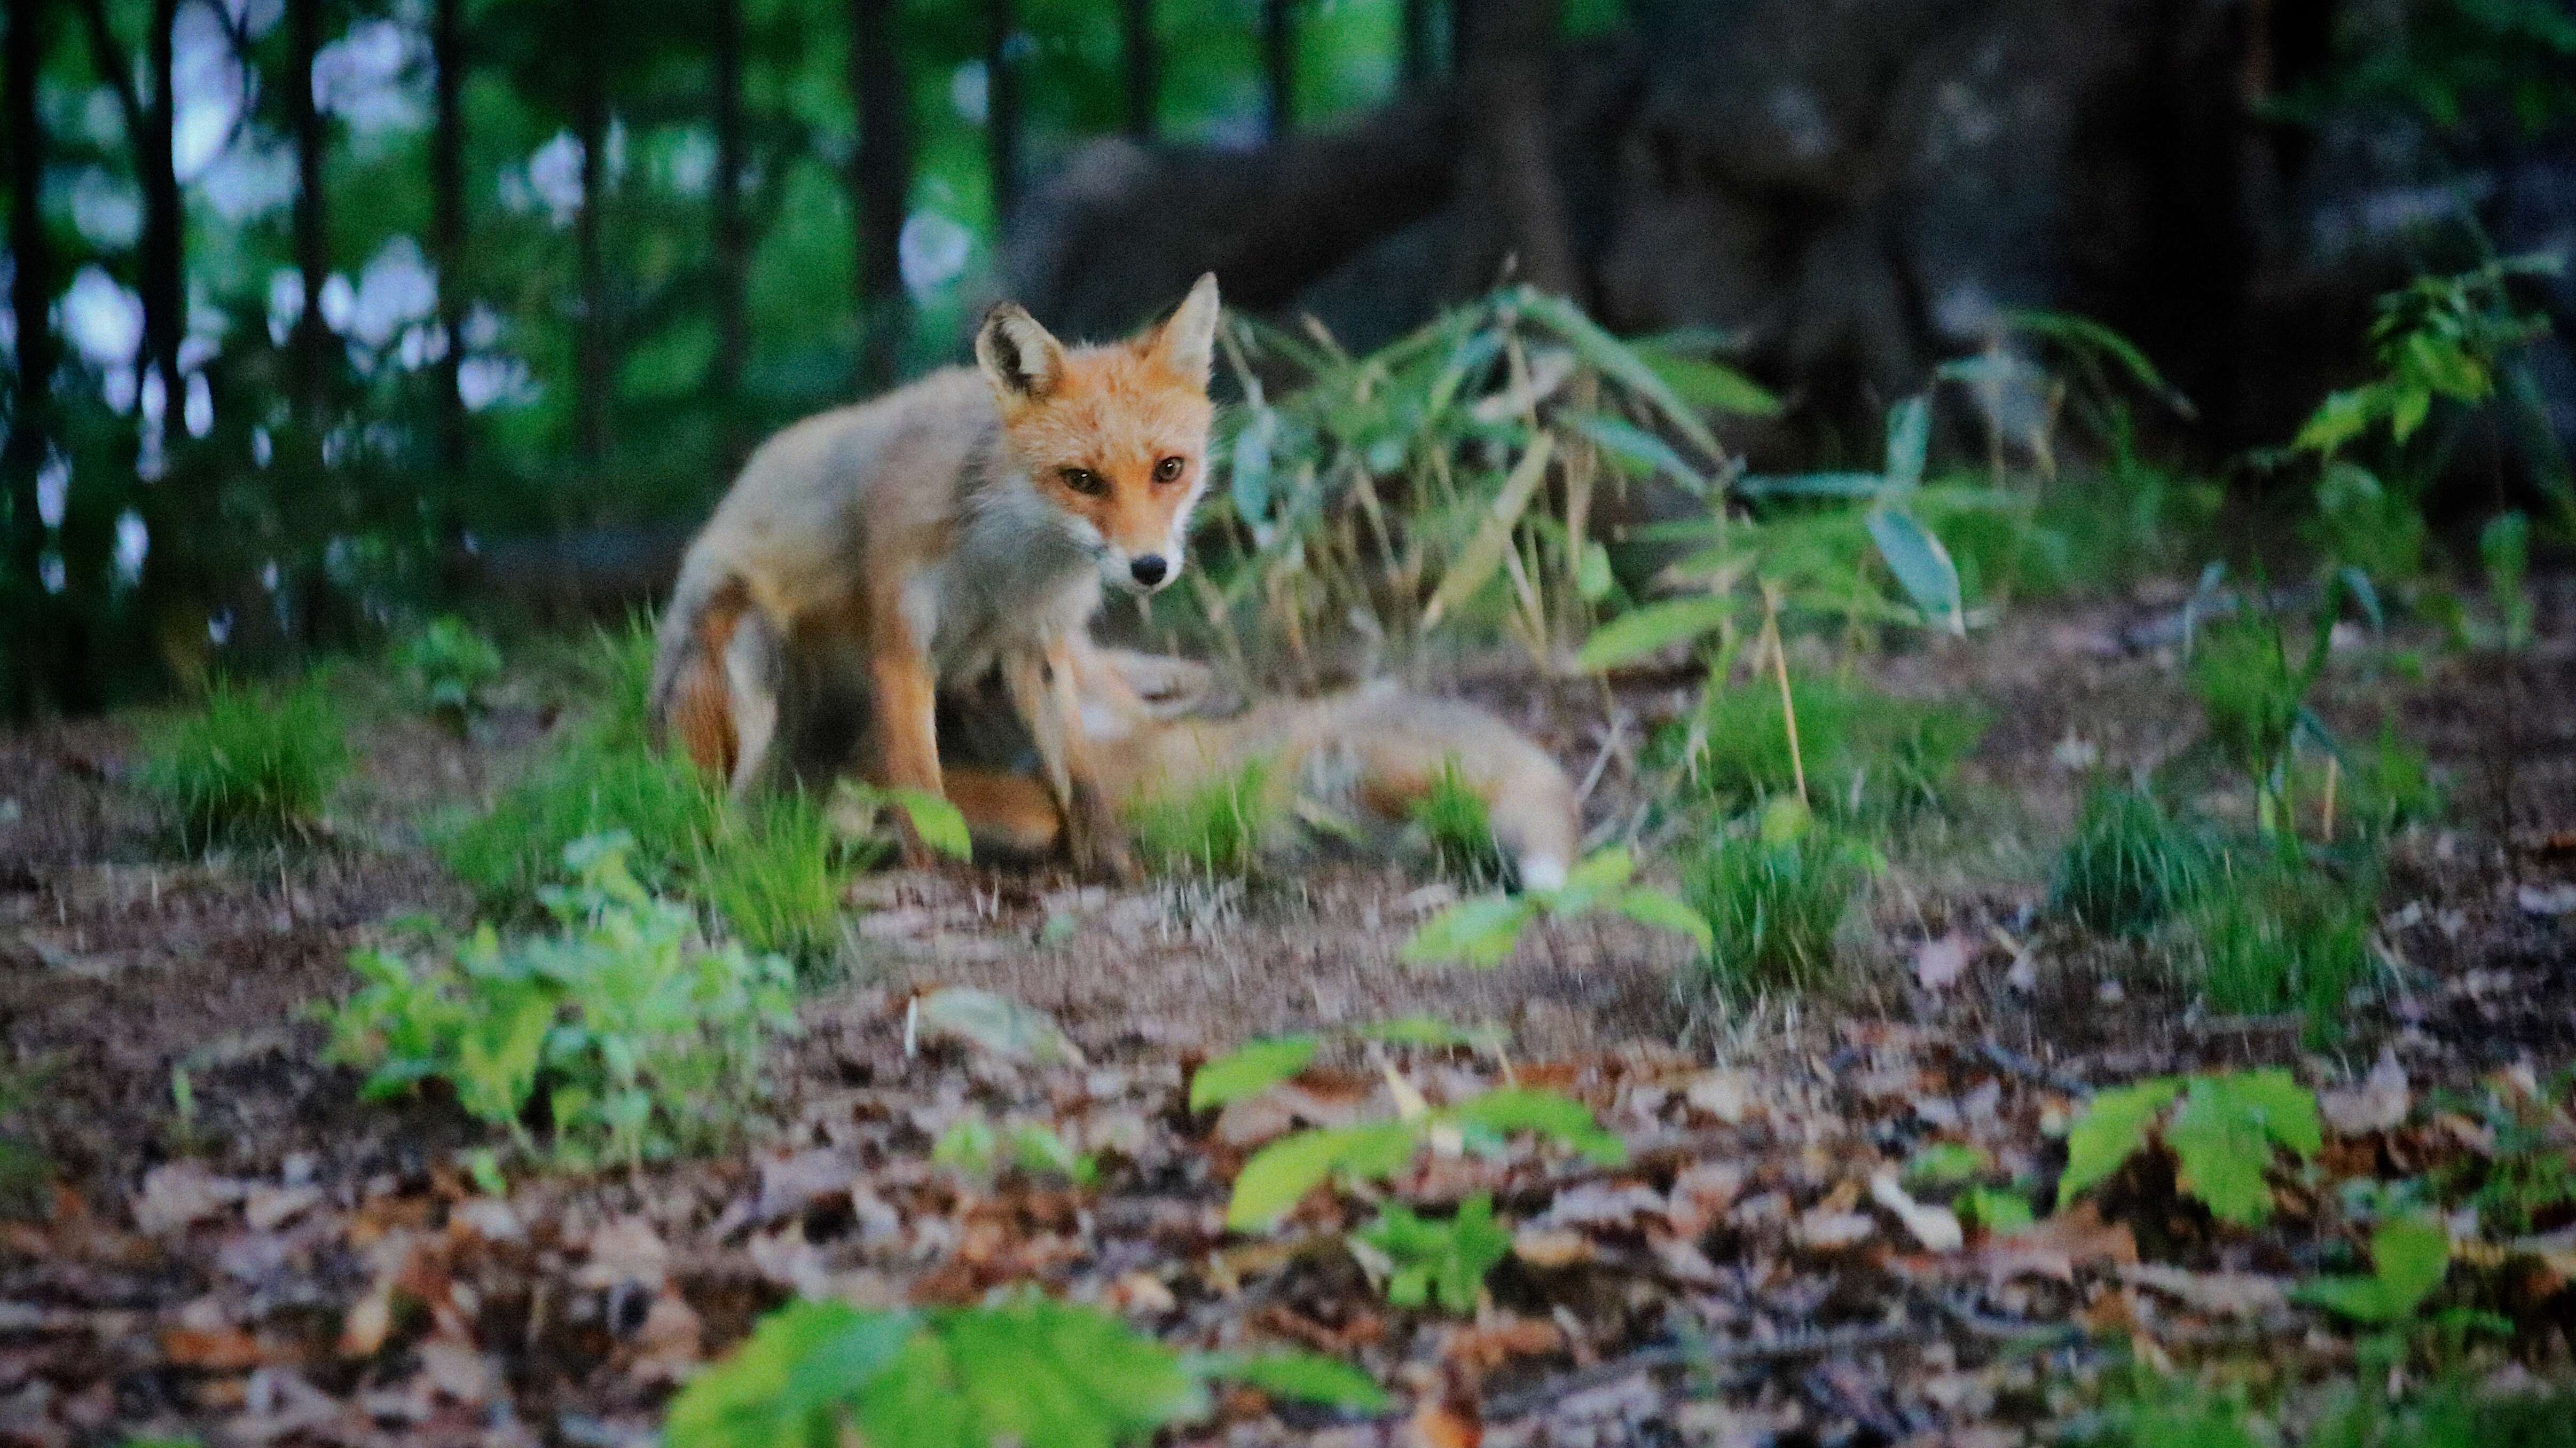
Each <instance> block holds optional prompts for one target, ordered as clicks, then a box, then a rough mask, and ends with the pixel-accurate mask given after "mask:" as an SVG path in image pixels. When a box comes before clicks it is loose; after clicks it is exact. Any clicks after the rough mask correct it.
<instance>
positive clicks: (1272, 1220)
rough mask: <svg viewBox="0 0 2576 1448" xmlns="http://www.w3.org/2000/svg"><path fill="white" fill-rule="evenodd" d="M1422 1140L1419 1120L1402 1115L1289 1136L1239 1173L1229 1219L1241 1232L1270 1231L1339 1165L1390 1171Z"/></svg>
mask: <svg viewBox="0 0 2576 1448" xmlns="http://www.w3.org/2000/svg"><path fill="white" fill-rule="evenodd" d="M1419 1141H1420V1138H1419V1136H1418V1135H1417V1134H1416V1131H1415V1129H1414V1127H1413V1125H1412V1124H1411V1123H1408V1122H1401V1121H1380V1122H1371V1123H1369V1124H1367V1125H1364V1126H1337V1127H1332V1128H1329V1129H1326V1130H1322V1131H1300V1132H1295V1133H1292V1134H1291V1135H1288V1136H1283V1137H1281V1138H1279V1139H1278V1140H1276V1141H1274V1142H1271V1143H1270V1144H1269V1145H1267V1146H1265V1147H1263V1148H1261V1150H1259V1151H1257V1152H1254V1153H1253V1155H1252V1159H1251V1160H1250V1161H1247V1162H1245V1163H1244V1164H1243V1170H1242V1171H1241V1172H1239V1173H1237V1174H1236V1175H1235V1178H1234V1195H1233V1198H1232V1199H1231V1200H1230V1201H1228V1202H1227V1203H1226V1209H1225V1224H1226V1225H1227V1226H1228V1227H1231V1228H1233V1229H1234V1230H1236V1231H1239V1232H1256V1231H1257V1232H1266V1231H1268V1230H1270V1229H1271V1228H1272V1227H1275V1226H1277V1225H1278V1224H1279V1219H1280V1218H1282V1217H1285V1216H1287V1215H1288V1213H1289V1211H1290V1209H1292V1208H1294V1207H1295V1206H1296V1205H1297V1203H1299V1202H1300V1201H1303V1200H1304V1199H1305V1196H1306V1194H1307V1193H1308V1192H1311V1191H1313V1190H1314V1189H1315V1188H1317V1187H1319V1186H1322V1185H1323V1184H1324V1183H1325V1182H1326V1181H1328V1180H1330V1179H1331V1178H1332V1175H1333V1173H1334V1172H1335V1171H1336V1170H1345V1169H1346V1170H1348V1171H1349V1172H1350V1173H1351V1174H1352V1175H1355V1176H1360V1177H1380V1176H1386V1175H1388V1174H1390V1173H1393V1172H1396V1171H1400V1170H1402V1169H1403V1167H1404V1164H1405V1163H1406V1162H1409V1161H1411V1160H1412V1159H1413V1152H1414V1149H1415V1147H1416V1146H1417V1145H1418V1144H1419Z"/></svg>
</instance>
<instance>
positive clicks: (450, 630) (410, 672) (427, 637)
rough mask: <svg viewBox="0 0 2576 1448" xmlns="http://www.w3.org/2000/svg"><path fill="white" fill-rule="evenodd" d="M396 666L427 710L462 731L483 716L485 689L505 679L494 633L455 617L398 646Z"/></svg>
mask: <svg viewBox="0 0 2576 1448" xmlns="http://www.w3.org/2000/svg"><path fill="white" fill-rule="evenodd" d="M393 665H394V668H395V669H396V670H397V671H398V672H400V673H401V675H402V677H403V682H404V683H405V684H406V685H408V686H409V687H410V689H411V691H412V695H413V697H414V698H416V699H418V700H419V701H420V704H421V706H422V707H423V708H425V709H427V710H428V711H429V712H430V714H431V715H432V716H433V717H435V718H437V719H438V720H439V721H440V722H442V723H444V724H446V725H447V726H448V727H450V728H452V729H455V730H457V731H459V732H462V731H463V730H464V729H465V728H466V726H467V725H468V724H470V723H472V722H473V720H474V718H475V717H476V716H477V715H480V714H481V713H482V712H483V710H484V707H485V704H486V700H485V697H484V695H485V691H487V690H489V689H490V688H491V687H492V685H493V684H494V683H495V682H497V681H498V680H499V679H500V677H501V649H500V646H499V645H497V644H495V643H493V642H492V639H491V636H490V635H488V634H486V633H484V632H483V631H482V630H481V629H478V628H476V627H474V625H472V624H470V623H467V622H466V621H465V620H463V619H461V618H458V617H455V616H454V615H452V614H451V615H448V616H446V617H443V618H437V619H433V620H431V621H430V623H429V625H428V626H427V627H426V628H423V629H422V630H421V631H420V632H418V633H416V634H413V635H412V636H411V637H410V638H407V639H405V640H403V641H402V642H401V643H400V644H398V645H396V646H395V647H394V651H393Z"/></svg>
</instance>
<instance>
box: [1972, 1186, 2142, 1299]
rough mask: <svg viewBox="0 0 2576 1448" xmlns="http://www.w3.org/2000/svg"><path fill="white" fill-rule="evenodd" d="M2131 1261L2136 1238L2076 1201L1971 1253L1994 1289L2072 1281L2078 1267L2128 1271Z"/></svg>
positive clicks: (1993, 1239)
mask: <svg viewBox="0 0 2576 1448" xmlns="http://www.w3.org/2000/svg"><path fill="white" fill-rule="evenodd" d="M2137 1260H2138V1239H2137V1237H2136V1236H2135V1235H2134V1234H2132V1233H2131V1232H2130V1231H2129V1229H2128V1228H2127V1227H2125V1226H2122V1225H2120V1224H2119V1223H2116V1222H2104V1221H2103V1220H2102V1215H2101V1213H2100V1212H2098V1211H2097V1210H2095V1209H2094V1206H2093V1204H2092V1203H2091V1202H2078V1203H2076V1204H2075V1205H2074V1206H2073V1207H2070V1208H2068V1209H2067V1210H2065V1211H2062V1212H2059V1213H2058V1214H2057V1215H2056V1216H2053V1217H2050V1218H2047V1219H2046V1220H2044V1221H2042V1222H2040V1223H2038V1224H2037V1225H2035V1226H2033V1227H2030V1228H2029V1229H2027V1230H2025V1231H2020V1232H2015V1233H2013V1234H2012V1235H2010V1236H1999V1237H1995V1238H1992V1239H1990V1240H1989V1241H1988V1242H1987V1243H1986V1244H1985V1246H1984V1247H1983V1248H1982V1249H1981V1250H1979V1252H1978V1253H1977V1264H1978V1266H1979V1268H1980V1269H1982V1270H1983V1271H1984V1273H1985V1274H1986V1278H1987V1280H1988V1281H1990V1282H1992V1283H1994V1284H1995V1285H1997V1286H2001V1285H2002V1284H2004V1283H2006V1282H2009V1281H2011V1280H2012V1279H2014V1278H2016V1277H2031V1276H2037V1277H2053V1278H2055V1279H2057V1280H2058V1281H2060V1282H2072V1281H2074V1280H2075V1274H2076V1272H2077V1271H2079V1270H2081V1269H2083V1268H2088V1267H2096V1266H2101V1265H2104V1264H2106V1263H2107V1264H2110V1265H2114V1266H2129V1265H2133V1264H2135V1263H2136V1262H2137Z"/></svg>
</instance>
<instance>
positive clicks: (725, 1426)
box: [662, 1302, 918, 1448]
mask: <svg viewBox="0 0 2576 1448" xmlns="http://www.w3.org/2000/svg"><path fill="white" fill-rule="evenodd" d="M917 1325H918V1324H917V1322H916V1320H915V1319H914V1318H913V1317H912V1315H911V1314H909V1313H902V1312H891V1313H874V1312H862V1311H860V1310H859V1309H858V1308H855V1307H852V1306H850V1305H849V1304H847V1303H843V1302H792V1303H789V1304H788V1305H787V1306H785V1307H782V1308H780V1309H778V1310H777V1311H776V1312H773V1313H771V1314H769V1315H768V1316H767V1317H764V1318H762V1319H761V1320H760V1323H759V1324H758V1325H757V1326H755V1327H754V1328H753V1329H752V1332H751V1336H750V1337H748V1338H746V1339H744V1341H743V1343H742V1345H741V1346H739V1347H737V1348H735V1349H734V1350H733V1351H732V1352H731V1353H728V1354H727V1355H726V1356H725V1357H724V1359H723V1360H722V1361H719V1362H717V1363H715V1364H714V1365H712V1366H710V1367H709V1368H708V1369H707V1370H706V1371H704V1372H702V1373H700V1374H698V1375H697V1376H696V1377H694V1378H692V1379H690V1380H689V1384H688V1386H687V1387H685V1388H682V1389H681V1390H680V1394H679V1396H678V1397H677V1398H675V1399H673V1400H672V1403H671V1411H670V1416H669V1418H668V1419H667V1420H666V1421H665V1423H664V1425H663V1430H662V1433H663V1441H664V1442H666V1443H668V1444H669V1445H670V1448H835V1445H837V1444H838V1443H839V1442H840V1425H839V1420H840V1415H841V1412H842V1410H843V1409H844V1408H845V1407H846V1406H847V1405H848V1404H850V1403H851V1402H852V1401H853V1400H855V1399H856V1398H857V1396H858V1395H859V1394H860V1393H861V1392H863V1391H864V1390H865V1389H866V1388H867V1387H868V1385H869V1384H870V1382H871V1381H873V1380H874V1379H875V1377H876V1376H877V1375H878V1374H880V1373H882V1372H884V1371H885V1370H886V1368H887V1367H888V1366H890V1365H891V1364H892V1363H893V1362H894V1361H895V1358H896V1355H897V1354H898V1353H899V1352H900V1351H901V1349H902V1348H903V1345H904V1343H905V1342H906V1341H907V1340H908V1339H909V1338H910V1337H911V1336H912V1334H913V1331H914V1329H915V1328H916V1326H917Z"/></svg>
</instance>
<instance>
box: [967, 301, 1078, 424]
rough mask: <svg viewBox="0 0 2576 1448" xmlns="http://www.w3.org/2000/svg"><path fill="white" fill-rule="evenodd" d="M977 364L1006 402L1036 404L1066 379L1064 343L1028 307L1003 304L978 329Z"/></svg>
mask: <svg viewBox="0 0 2576 1448" xmlns="http://www.w3.org/2000/svg"><path fill="white" fill-rule="evenodd" d="M975 365H976V366H978V367H980V368H982V369H983V371H984V379H985V380H986V381H988V382H990V383H992V384H993V391H994V392H995V393H997V394H999V395H1000V396H1001V397H1002V398H1003V400H1005V401H1010V400H1013V399H1017V400H1019V401H1024V402H1036V401H1038V400H1040V399H1042V398H1044V397H1045V396H1046V395H1047V394H1048V393H1051V392H1053V391H1055V389H1056V384H1057V383H1059V382H1062V381H1063V380H1064V344H1063V343H1061V342H1058V341H1057V340H1056V339H1055V337H1054V336H1053V335H1052V334H1051V333H1049V332H1048V331H1047V329H1046V328H1044V327H1041V326H1039V325H1038V319H1037V318H1035V317H1032V316H1030V315H1029V314H1028V309H1027V308H1025V307H1022V306H1021V305H1020V304H1019V303H1017V302H1004V303H1002V304H1001V305H1000V306H998V307H995V308H994V309H993V310H991V311H990V312H987V313H985V314H984V325H983V326H981V327H978V328H976V329H975Z"/></svg>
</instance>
